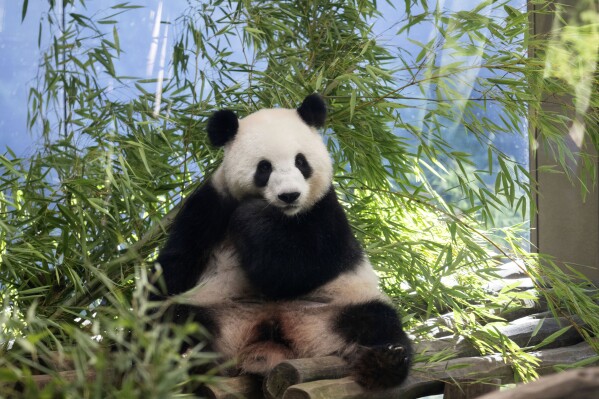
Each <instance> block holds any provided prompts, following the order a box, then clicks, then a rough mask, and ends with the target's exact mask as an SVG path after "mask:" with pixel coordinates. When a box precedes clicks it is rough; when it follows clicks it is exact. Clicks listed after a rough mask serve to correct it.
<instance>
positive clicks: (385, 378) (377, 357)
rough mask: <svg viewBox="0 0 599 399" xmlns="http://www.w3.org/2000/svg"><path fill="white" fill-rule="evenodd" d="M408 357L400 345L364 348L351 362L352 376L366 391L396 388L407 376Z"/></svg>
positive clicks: (407, 353) (405, 350)
mask: <svg viewBox="0 0 599 399" xmlns="http://www.w3.org/2000/svg"><path fill="white" fill-rule="evenodd" d="M409 368H410V355H409V352H408V350H407V349H406V348H405V347H404V346H402V345H380V346H373V347H365V348H363V350H362V351H361V352H360V354H359V355H358V356H357V358H356V359H355V360H354V361H353V362H352V364H351V369H352V375H353V377H354V379H355V380H356V382H357V383H358V384H360V385H361V386H362V387H364V388H365V389H367V390H381V389H388V388H392V387H396V386H398V385H399V384H401V383H402V382H403V381H404V380H405V379H406V377H407V376H408V370H409Z"/></svg>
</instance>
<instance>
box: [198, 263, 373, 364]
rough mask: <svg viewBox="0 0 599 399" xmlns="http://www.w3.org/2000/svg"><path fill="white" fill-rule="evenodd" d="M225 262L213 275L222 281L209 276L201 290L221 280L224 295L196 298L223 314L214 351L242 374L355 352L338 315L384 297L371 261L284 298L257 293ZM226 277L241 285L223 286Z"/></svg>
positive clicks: (215, 339)
mask: <svg viewBox="0 0 599 399" xmlns="http://www.w3.org/2000/svg"><path fill="white" fill-rule="evenodd" d="M221 259H224V258H221ZM225 263H226V262H223V263H221V264H219V266H220V269H219V268H218V267H217V271H216V272H215V273H214V274H213V275H212V278H213V279H216V277H215V276H219V275H220V277H219V281H220V282H219V284H216V283H217V281H216V280H210V277H208V280H205V284H204V285H203V286H201V287H200V288H199V289H198V293H200V292H202V288H204V289H208V290H209V292H210V293H215V292H216V290H213V289H212V284H216V285H218V286H219V287H220V294H219V295H217V296H216V297H213V298H212V300H210V301H209V302H208V301H207V298H206V297H205V296H203V295H198V294H196V295H195V296H194V297H193V298H194V299H195V300H196V301H198V300H200V299H201V302H195V303H196V304H197V305H202V306H206V305H208V304H209V307H210V308H211V309H212V311H213V313H214V314H215V316H216V318H217V324H218V325H219V329H218V333H216V334H215V336H214V341H213V348H214V350H215V351H217V352H219V353H221V354H222V355H223V358H224V359H225V360H229V359H234V360H235V361H236V363H237V368H238V371H239V372H241V373H254V374H265V373H267V372H268V371H270V370H271V369H272V368H273V367H274V366H276V365H277V364H278V363H280V362H282V361H284V360H287V359H296V358H308V357H318V356H326V355H330V354H337V355H341V356H345V355H347V354H349V353H352V352H354V351H355V350H356V344H355V343H352V342H348V341H347V340H346V339H345V338H344V337H343V336H341V335H340V334H339V333H338V332H336V331H335V323H336V321H337V318H338V315H339V314H340V313H341V311H342V310H343V309H344V308H345V307H346V306H348V305H352V304H356V303H364V302H367V301H369V300H380V299H382V298H383V297H382V295H381V294H380V292H379V290H378V280H377V278H376V275H375V274H374V272H373V271H372V267H371V266H370V264H369V263H368V262H367V261H364V262H363V264H362V265H360V266H359V267H358V268H357V269H356V270H354V271H352V272H348V273H344V274H342V275H340V276H339V277H338V278H336V279H335V280H333V281H331V282H329V283H328V284H325V285H324V286H322V287H320V288H318V289H316V290H314V291H313V292H312V293H310V294H308V295H307V296H304V297H301V298H298V299H293V300H284V301H268V300H264V299H261V298H257V297H256V296H255V295H254V296H252V294H254V293H253V292H252V290H251V289H250V288H249V285H248V283H247V281H246V280H244V278H243V276H237V275H235V270H237V271H239V268H237V267H231V268H228V267H225V266H226V265H225ZM225 276H226V277H225ZM225 278H226V279H227V280H228V281H230V282H234V283H235V285H234V286H235V287H236V289H234V290H232V289H231V287H229V288H228V289H225V286H222V285H220V283H222V282H223V281H224V279H225ZM240 282H243V283H240ZM225 292H226V295H225V294H224V293H225Z"/></svg>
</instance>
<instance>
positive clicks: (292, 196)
mask: <svg viewBox="0 0 599 399" xmlns="http://www.w3.org/2000/svg"><path fill="white" fill-rule="evenodd" d="M299 196H300V193H297V192H294V193H283V194H279V199H280V200H281V201H283V202H286V203H288V204H292V203H293V202H295V200H296V199H298V198H299Z"/></svg>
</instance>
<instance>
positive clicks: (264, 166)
mask: <svg viewBox="0 0 599 399" xmlns="http://www.w3.org/2000/svg"><path fill="white" fill-rule="evenodd" d="M271 173H272V164H271V163H270V162H268V161H267V160H266V159H263V160H261V161H260V162H258V165H257V166H256V171H255V172H254V184H255V185H256V187H266V185H267V184H268V179H270V174H271Z"/></svg>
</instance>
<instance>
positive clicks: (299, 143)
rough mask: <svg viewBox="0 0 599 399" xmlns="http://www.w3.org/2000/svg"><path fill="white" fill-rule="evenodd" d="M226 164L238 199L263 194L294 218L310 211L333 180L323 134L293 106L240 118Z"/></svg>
mask: <svg viewBox="0 0 599 399" xmlns="http://www.w3.org/2000/svg"><path fill="white" fill-rule="evenodd" d="M222 168H223V172H224V180H225V184H226V186H227V189H228V190H229V192H230V193H231V195H233V196H234V197H235V198H237V199H239V200H241V199H244V198H247V197H262V198H264V199H265V200H266V201H267V202H268V203H269V205H271V206H276V207H278V208H281V209H282V210H283V212H284V213H285V214H287V215H289V216H291V215H295V214H298V213H300V212H302V211H303V210H308V209H310V208H311V207H312V206H313V205H314V204H315V203H316V202H317V201H318V200H319V199H320V198H322V197H323V196H324V194H326V192H327V191H328V189H329V187H330V185H331V179H332V164H331V159H330V157H329V154H328V152H327V149H326V146H325V145H324V143H323V141H322V138H321V137H320V135H319V134H318V132H317V131H316V129H315V128H313V127H310V126H308V125H307V124H306V123H305V121H304V120H303V119H302V118H301V117H300V115H299V114H298V112H297V110H294V109H263V110H260V111H258V112H256V113H253V114H251V115H249V116H247V117H245V118H243V119H241V120H239V127H238V130H237V132H236V134H235V137H234V139H233V140H230V141H228V142H227V143H226V144H225V156H224V161H223V165H222Z"/></svg>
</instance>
